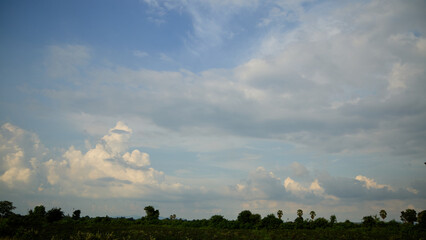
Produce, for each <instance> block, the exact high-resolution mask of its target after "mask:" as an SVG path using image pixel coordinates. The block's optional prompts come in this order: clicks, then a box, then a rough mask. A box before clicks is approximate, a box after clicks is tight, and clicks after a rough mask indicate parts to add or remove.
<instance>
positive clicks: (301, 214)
mask: <svg viewBox="0 0 426 240" xmlns="http://www.w3.org/2000/svg"><path fill="white" fill-rule="evenodd" d="M297 216H298V217H299V218H301V217H302V216H303V210H302V209H297Z"/></svg>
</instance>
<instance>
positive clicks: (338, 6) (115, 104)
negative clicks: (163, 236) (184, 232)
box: [0, 0, 426, 221]
mask: <svg viewBox="0 0 426 240" xmlns="http://www.w3.org/2000/svg"><path fill="white" fill-rule="evenodd" d="M0 5H1V6H0V11H1V13H0V91H1V94H0V125H1V130H0V157H1V162H0V163H1V164H0V190H1V193H2V194H1V195H2V198H4V200H9V201H13V202H14V203H15V205H16V206H17V207H18V208H17V212H20V213H26V212H27V211H28V209H31V208H33V207H34V206H36V205H39V204H44V205H46V206H47V207H55V206H59V207H62V208H63V209H64V210H65V211H66V212H68V213H69V212H71V211H72V209H76V208H79V209H81V210H82V214H83V215H91V216H98V215H109V216H139V215H140V216H142V215H143V214H144V212H143V208H144V207H145V206H147V205H153V206H155V207H156V208H158V209H160V213H161V215H162V216H165V217H167V216H169V215H170V214H176V215H177V216H178V217H182V218H188V219H193V218H209V217H210V216H212V215H214V214H220V215H223V216H225V217H226V218H228V219H235V218H236V216H237V215H238V213H239V212H241V211H242V210H245V209H249V210H251V211H252V212H256V213H260V214H262V216H266V214H269V213H276V212H277V210H278V209H282V210H283V211H284V217H285V219H287V218H288V219H290V220H292V219H294V218H295V217H296V210H297V209H299V208H301V209H303V210H304V211H305V212H309V211H311V210H315V211H316V212H317V216H323V217H326V218H328V217H329V216H330V215H332V214H336V216H337V218H338V220H341V221H343V220H345V219H350V220H353V221H359V220H360V219H361V218H362V217H363V216H366V215H370V214H377V213H378V212H379V211H380V210H381V209H385V210H386V211H387V212H388V216H389V219H397V220H398V219H399V213H400V211H402V210H404V209H406V208H414V209H416V210H422V209H425V208H426V188H425V186H426V182H425V181H426V179H425V177H424V176H425V170H426V167H425V166H424V162H425V160H426V159H425V156H426V150H425V149H424V146H426V111H425V109H426V98H425V97H424V92H425V90H426V83H425V79H426V78H425V76H426V75H425V70H424V69H426V66H425V65H426V27H425V25H424V22H426V19H425V18H426V17H425V15H424V12H425V10H426V9H425V8H426V4H425V3H424V1H409V2H407V1H357V2H354V1H339V2H335V1H303V0H292V1H285V0H265V1H259V0H248V1H247V0H246V1H240V0H232V1H226V2H223V1H216V0H202V1H201V0H200V1H193V0H175V1H171V0H164V1H159V0H141V1H130V0H129V1H102V2H99V1H37V2H34V1H2V2H1V3H0Z"/></svg>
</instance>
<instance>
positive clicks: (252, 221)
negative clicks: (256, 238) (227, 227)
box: [237, 210, 261, 228]
mask: <svg viewBox="0 0 426 240" xmlns="http://www.w3.org/2000/svg"><path fill="white" fill-rule="evenodd" d="M260 220H261V216H260V215H259V214H252V213H251V212H250V211H249V210H244V211H242V212H240V214H238V217H237V221H238V222H239V223H240V225H241V226H242V227H243V228H252V227H254V226H255V225H256V224H258V223H260Z"/></svg>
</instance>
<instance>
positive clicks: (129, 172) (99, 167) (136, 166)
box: [45, 122, 181, 197]
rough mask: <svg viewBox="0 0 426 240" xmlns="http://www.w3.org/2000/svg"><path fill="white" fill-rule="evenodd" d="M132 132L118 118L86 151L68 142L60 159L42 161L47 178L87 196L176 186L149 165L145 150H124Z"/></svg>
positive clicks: (67, 191) (64, 190)
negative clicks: (69, 145) (105, 133)
mask: <svg viewBox="0 0 426 240" xmlns="http://www.w3.org/2000/svg"><path fill="white" fill-rule="evenodd" d="M131 133H132V129H130V128H129V127H128V126H127V125H126V124H124V123H123V122H118V123H117V124H116V126H115V127H114V128H112V129H110V130H109V134H107V135H105V136H104V137H102V139H101V141H100V142H99V143H98V144H96V146H95V147H94V148H92V149H89V150H88V151H87V152H86V153H83V152H82V151H80V150H77V149H75V148H74V147H73V146H71V147H70V148H69V149H68V150H67V151H66V152H65V153H64V154H63V156H62V159H61V160H53V159H50V160H49V161H47V162H46V163H45V166H46V168H47V171H48V175H47V179H48V182H49V183H50V185H51V186H52V187H54V188H55V187H56V186H57V187H59V188H61V189H62V190H61V192H62V193H63V194H76V195H80V196H86V197H107V196H123V197H136V196H138V195H142V196H143V195H144V194H146V193H147V192H149V191H150V188H156V189H158V190H161V189H166V188H170V189H173V188H175V187H176V188H177V189H178V188H179V187H180V186H181V185H180V184H178V183H176V184H166V183H164V180H165V175H164V173H163V172H161V171H157V170H155V169H153V168H151V167H149V166H150V161H149V155H148V154H147V153H143V152H140V151H139V150H137V149H135V150H133V151H131V152H126V149H127V146H128V140H129V138H130V134H131ZM76 183H78V184H76Z"/></svg>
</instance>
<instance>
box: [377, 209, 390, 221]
mask: <svg viewBox="0 0 426 240" xmlns="http://www.w3.org/2000/svg"><path fill="white" fill-rule="evenodd" d="M379 215H380V217H381V218H382V219H383V221H384V220H385V218H386V216H387V215H388V213H387V212H386V211H385V210H384V209H382V210H380V212H379Z"/></svg>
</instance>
